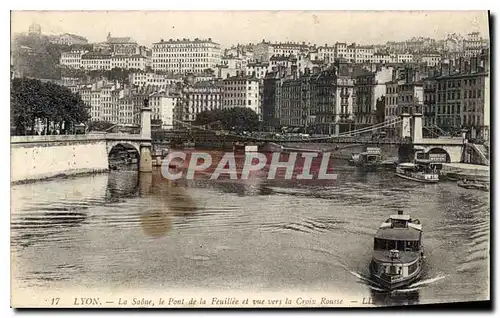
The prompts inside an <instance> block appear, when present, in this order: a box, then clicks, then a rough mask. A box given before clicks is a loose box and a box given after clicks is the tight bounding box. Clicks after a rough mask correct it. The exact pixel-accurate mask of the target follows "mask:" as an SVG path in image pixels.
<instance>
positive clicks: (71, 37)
mask: <svg viewBox="0 0 500 318" xmlns="http://www.w3.org/2000/svg"><path fill="white" fill-rule="evenodd" d="M48 39H49V42H50V43H54V44H60V45H75V44H87V43H88V40H87V38H85V37H83V36H79V35H76V34H71V33H64V34H61V35H49V36H48Z"/></svg>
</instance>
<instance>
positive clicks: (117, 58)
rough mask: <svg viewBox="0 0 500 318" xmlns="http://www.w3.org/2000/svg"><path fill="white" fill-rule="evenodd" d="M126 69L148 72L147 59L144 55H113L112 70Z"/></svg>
mask: <svg viewBox="0 0 500 318" xmlns="http://www.w3.org/2000/svg"><path fill="white" fill-rule="evenodd" d="M115 67H119V68H124V69H136V70H142V71H144V70H146V57H145V56H143V55H139V54H136V55H113V56H112V57H111V68H112V69H113V68H115Z"/></svg>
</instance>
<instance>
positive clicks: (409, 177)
mask: <svg viewBox="0 0 500 318" xmlns="http://www.w3.org/2000/svg"><path fill="white" fill-rule="evenodd" d="M396 176H398V177H400V178H403V179H407V180H412V181H417V182H422V183H438V182H439V179H420V178H415V177H412V176H409V175H406V174H402V173H398V172H396Z"/></svg>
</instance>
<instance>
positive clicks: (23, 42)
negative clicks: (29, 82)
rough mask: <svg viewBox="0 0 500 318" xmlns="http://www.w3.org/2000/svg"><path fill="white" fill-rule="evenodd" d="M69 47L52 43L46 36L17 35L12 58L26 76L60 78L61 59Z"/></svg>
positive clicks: (13, 43) (14, 40)
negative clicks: (62, 53)
mask: <svg viewBox="0 0 500 318" xmlns="http://www.w3.org/2000/svg"><path fill="white" fill-rule="evenodd" d="M66 47H67V48H66ZM68 48H69V46H61V45H58V44H53V43H50V42H49V41H48V39H47V38H46V37H44V36H36V35H17V36H15V37H14V39H13V42H12V59H13V63H14V65H15V67H16V69H17V70H18V71H20V72H21V74H23V75H24V76H27V77H35V78H46V79H60V78H61V72H60V70H59V68H58V65H59V59H60V57H61V52H62V51H63V50H66V49H68Z"/></svg>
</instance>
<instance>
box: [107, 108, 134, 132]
mask: <svg viewBox="0 0 500 318" xmlns="http://www.w3.org/2000/svg"><path fill="white" fill-rule="evenodd" d="M140 114H141V112H137V113H135V114H133V115H132V118H135V116H137V115H140ZM120 125H121V124H115V125H113V126H111V127H109V128H108V129H106V130H105V131H109V130H110V129H113V128H115V127H116V126H120Z"/></svg>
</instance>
